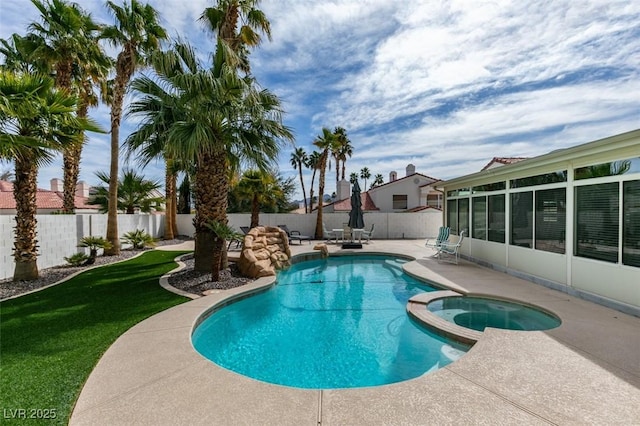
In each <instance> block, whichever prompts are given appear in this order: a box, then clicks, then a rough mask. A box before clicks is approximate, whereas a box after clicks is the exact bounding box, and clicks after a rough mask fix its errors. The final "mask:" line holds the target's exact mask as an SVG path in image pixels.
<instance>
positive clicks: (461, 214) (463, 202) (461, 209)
mask: <svg viewBox="0 0 640 426" xmlns="http://www.w3.org/2000/svg"><path fill="white" fill-rule="evenodd" d="M465 229H466V230H467V233H466V234H465V235H466V236H467V237H468V236H469V199H468V198H461V199H459V200H458V229H457V230H456V234H458V233H459V232H458V231H460V232H462V231H463V230H465Z"/></svg>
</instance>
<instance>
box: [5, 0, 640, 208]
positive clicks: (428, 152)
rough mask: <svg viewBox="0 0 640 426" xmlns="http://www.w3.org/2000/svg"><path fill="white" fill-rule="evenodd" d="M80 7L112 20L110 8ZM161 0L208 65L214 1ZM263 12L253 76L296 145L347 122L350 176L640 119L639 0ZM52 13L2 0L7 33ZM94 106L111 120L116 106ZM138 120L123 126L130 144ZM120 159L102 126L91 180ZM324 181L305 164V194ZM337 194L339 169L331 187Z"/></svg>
mask: <svg viewBox="0 0 640 426" xmlns="http://www.w3.org/2000/svg"><path fill="white" fill-rule="evenodd" d="M77 3H78V4H80V5H81V7H82V8H83V9H85V10H86V11H88V12H90V13H91V14H92V16H93V17H94V19H95V20H97V21H99V22H103V23H111V22H112V19H111V17H110V15H109V14H108V12H107V9H106V8H105V6H104V2H102V1H93V0H89V1H78V2H77ZM116 3H119V2H118V1H117V0H116ZM149 3H150V4H151V5H152V6H154V7H155V8H156V9H157V10H158V12H159V14H160V17H161V22H162V24H163V25H164V26H165V28H166V29H167V31H168V33H169V35H171V36H172V37H178V36H179V37H181V38H183V39H186V40H188V41H189V42H190V43H191V44H192V45H194V46H195V48H196V49H197V51H198V52H199V54H200V55H201V57H202V58H203V59H204V60H208V58H209V55H210V52H211V51H212V50H213V41H212V40H213V36H212V34H211V33H209V32H207V31H206V30H205V29H204V27H203V26H202V25H201V24H200V23H198V22H197V18H198V17H199V16H200V15H201V13H202V11H203V10H204V8H205V7H208V6H212V5H213V0H190V1H181V0H150V1H149ZM120 4H121V3H120ZM259 8H260V9H261V10H262V11H263V12H265V14H266V16H267V18H268V19H269V21H270V22H271V34H272V41H271V42H269V41H268V40H267V39H266V38H265V40H264V42H263V43H262V44H261V45H260V46H259V47H258V48H257V49H255V50H254V51H253V52H252V54H251V56H250V60H251V67H252V71H253V73H254V75H255V76H256V77H257V79H258V81H259V82H260V84H261V85H262V86H263V87H264V88H267V89H269V90H271V91H272V92H274V93H275V94H277V95H278V96H279V97H280V99H281V100H282V103H283V106H284V109H285V111H286V114H285V116H284V122H285V124H286V125H288V126H289V127H290V128H291V129H292V130H293V132H294V135H295V146H296V147H303V148H304V149H305V150H306V152H307V153H311V152H312V151H313V150H314V146H313V144H312V142H313V140H314V138H315V137H316V136H317V135H319V134H321V132H322V127H328V128H330V129H333V128H335V127H336V126H341V127H344V128H345V129H346V130H347V135H348V137H349V139H350V140H351V143H352V145H353V147H354V152H353V156H352V157H351V158H350V159H349V160H348V161H347V163H346V167H347V175H349V174H350V173H352V172H358V173H359V171H360V170H361V169H362V168H363V167H367V168H369V170H370V171H371V174H372V175H375V174H378V173H380V174H382V175H383V177H384V180H385V182H387V181H388V179H389V173H390V172H391V171H397V172H398V177H403V176H404V175H405V168H406V166H407V165H408V164H409V163H411V164H414V165H415V167H416V171H417V172H419V173H422V174H425V175H428V176H431V177H434V178H437V179H444V180H446V179H450V178H454V177H458V176H463V175H466V174H469V173H474V172H477V171H479V170H480V169H482V167H483V166H484V165H485V164H487V163H488V162H489V161H490V160H491V159H492V158H493V157H533V156H537V155H541V154H545V153H548V152H551V151H554V150H556V149H561V148H567V147H571V146H576V145H580V144H583V143H586V142H591V141H594V140H597V139H601V138H604V137H608V136H612V135H616V134H619V133H623V132H627V131H631V130H635V129H638V128H640V2H632V1H629V0H622V1H616V0H605V1H597V0H584V1H580V2H576V1H575V0H553V1H535V2H534V1H521V0H514V1H500V0H496V1H479V0H442V1H435V0H429V1H426V0H424V1H423V0H411V1H409V0H332V1H324V0H264V1H262V2H261V3H260V5H259ZM38 19H39V16H38V13H37V11H36V9H35V7H34V6H33V5H32V4H31V2H30V1H28V0H13V1H11V2H9V1H4V0H3V1H2V3H1V4H0V37H1V38H5V39H6V38H8V37H9V36H10V35H11V34H12V33H15V32H17V33H19V34H25V33H26V28H27V25H28V24H29V23H30V22H33V21H37V20H38ZM112 53H113V54H114V55H115V52H112ZM128 99H129V100H130V99H131V98H130V97H129V98H128ZM90 114H91V116H92V117H93V118H95V119H96V120H97V121H98V122H99V123H101V124H102V126H103V128H105V129H109V127H110V126H109V110H108V108H107V107H105V106H101V107H99V108H97V109H94V110H92V111H91V113H90ZM135 126H136V123H135V121H134V120H132V119H125V120H124V123H123V126H122V128H121V132H120V134H121V138H122V139H124V138H126V136H127V135H128V134H130V133H131V132H132V131H134V130H135ZM293 149H294V145H285V146H284V147H283V149H282V151H281V154H280V157H279V159H278V165H279V170H280V172H281V174H282V175H283V176H284V177H289V176H295V177H296V183H297V184H298V191H297V193H296V195H295V198H298V199H301V198H302V195H301V194H302V193H301V190H300V188H299V180H298V179H297V176H298V173H297V171H296V170H294V169H293V168H292V166H291V164H290V156H291V153H292V152H293ZM123 161H124V160H123ZM123 165H124V164H123ZM132 165H133V166H135V163H132ZM9 167H10V165H9V164H6V163H4V164H0V171H2V170H7V169H8V168H9ZM121 167H123V166H121ZM108 168H109V135H107V134H104V135H99V134H91V135H90V138H89V141H88V143H87V145H86V147H85V150H84V153H83V160H82V163H81V171H80V179H81V180H84V181H86V182H88V183H89V184H92V185H93V184H97V183H98V179H97V178H96V176H95V172H96V171H99V170H102V171H108ZM163 173H164V172H163V169H162V164H161V163H152V164H150V165H149V166H147V168H146V169H145V170H144V171H143V174H144V175H145V176H146V177H148V178H151V179H158V180H160V181H162V182H163ZM54 177H57V178H62V161H61V159H60V158H58V159H57V160H56V161H54V162H53V163H51V164H50V165H47V166H44V167H42V168H41V169H40V173H39V179H38V181H39V187H41V188H45V189H48V188H49V180H50V179H51V178H54ZM310 180H311V172H310V171H308V170H307V171H305V186H306V188H307V194H308V188H309V184H310ZM370 182H371V180H369V183H370ZM361 184H362V182H361ZM316 188H317V178H316ZM333 191H335V171H333V169H332V171H329V172H327V185H326V191H325V192H326V193H328V194H331V193H332V192H333ZM316 192H317V189H316Z"/></svg>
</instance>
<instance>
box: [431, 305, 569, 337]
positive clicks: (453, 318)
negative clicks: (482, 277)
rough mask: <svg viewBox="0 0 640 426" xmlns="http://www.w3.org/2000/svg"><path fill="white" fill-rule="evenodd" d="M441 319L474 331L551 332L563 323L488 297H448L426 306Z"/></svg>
mask: <svg viewBox="0 0 640 426" xmlns="http://www.w3.org/2000/svg"><path fill="white" fill-rule="evenodd" d="M427 309H428V310H429V311H430V312H433V313H434V314H436V315H438V316H439V317H441V318H443V319H445V320H447V321H449V322H452V323H454V324H457V325H460V326H462V327H466V328H471V329H473V330H478V331H483V330H484V329H485V328H486V327H493V328H503V329H507V330H527V331H532V330H548V329H550V328H556V327H558V326H559V325H560V319H559V318H557V317H555V316H553V315H550V314H548V313H546V312H544V311H542V310H540V309H536V308H534V307H531V306H526V305H522V304H519V303H515V302H508V301H505V300H499V299H490V298H485V297H470V296H469V297H468V296H462V297H458V296H456V297H445V298H442V299H437V300H434V301H433V302H430V303H429V304H428V305H427Z"/></svg>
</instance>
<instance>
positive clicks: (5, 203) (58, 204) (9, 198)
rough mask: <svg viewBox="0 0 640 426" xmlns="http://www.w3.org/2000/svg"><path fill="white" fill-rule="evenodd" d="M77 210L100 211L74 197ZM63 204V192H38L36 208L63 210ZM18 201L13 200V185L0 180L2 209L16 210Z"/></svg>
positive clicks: (83, 199)
mask: <svg viewBox="0 0 640 426" xmlns="http://www.w3.org/2000/svg"><path fill="white" fill-rule="evenodd" d="M74 199H75V200H74V203H75V205H76V209H83V210H96V211H97V210H98V209H99V207H98V206H92V205H89V204H87V201H88V199H87V198H85V197H78V196H77V195H76V196H75V197H74ZM62 202H63V195H62V192H58V191H48V190H46V189H40V188H38V192H36V206H37V207H38V208H39V209H51V210H56V209H58V210H61V209H62ZM15 208H16V200H15V199H14V198H13V183H11V182H7V181H3V180H0V209H15Z"/></svg>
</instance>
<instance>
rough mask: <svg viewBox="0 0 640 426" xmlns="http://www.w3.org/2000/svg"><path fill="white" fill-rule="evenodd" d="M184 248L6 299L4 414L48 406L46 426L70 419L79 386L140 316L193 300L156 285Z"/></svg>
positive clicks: (1, 381) (2, 309)
mask: <svg viewBox="0 0 640 426" xmlns="http://www.w3.org/2000/svg"><path fill="white" fill-rule="evenodd" d="M179 254H181V253H178V252H166V251H150V252H147V253H144V254H143V255H142V256H139V257H137V258H134V259H131V260H128V261H126V262H122V263H118V264H112V265H108V266H103V267H100V268H96V269H92V270H90V271H87V272H84V273H82V274H80V275H78V276H76V277H74V278H72V279H71V280H69V281H67V282H66V283H64V284H60V285H57V286H54V287H50V288H48V289H46V290H43V291H40V292H37V293H33V294H29V295H26V296H23V297H20V298H17V299H12V300H8V301H5V302H2V303H1V304H0V395H2V396H1V402H0V405H1V406H0V408H1V409H2V411H3V413H2V419H3V420H4V421H6V420H7V419H10V418H15V417H16V416H19V417H22V416H23V414H22V412H21V411H15V410H25V412H24V415H25V416H26V417H29V416H31V415H34V416H36V417H37V416H43V415H44V414H46V413H47V411H40V412H38V411H36V410H50V411H48V413H50V414H51V413H53V414H54V415H55V420H54V421H53V422H48V423H49V424H50V423H54V424H67V423H68V421H69V416H70V415H71V410H72V409H73V405H74V404H75V401H76V400H77V398H78V395H79V394H80V390H81V389H82V386H83V385H84V383H85V381H86V380H87V378H88V377H89V373H91V370H92V369H93V367H94V366H95V365H96V363H97V362H98V360H99V359H100V357H101V356H102V354H104V352H105V351H106V350H107V348H109V346H110V345H111V344H112V343H113V342H114V341H115V340H116V339H117V338H118V337H119V336H120V335H121V334H122V333H124V332H125V331H126V330H128V329H129V328H131V327H132V326H133V325H135V324H137V323H138V322H140V321H142V320H144V319H145V318H148V317H150V316H152V315H154V314H156V313H157V312H160V311H163V310H165V309H167V308H169V307H171V306H175V305H178V304H180V303H183V302H185V301H187V300H189V299H186V298H184V297H181V296H177V295H175V294H173V293H170V292H168V291H166V290H164V289H162V287H160V285H159V284H158V279H159V277H160V276H161V275H163V274H164V273H166V272H168V271H170V270H171V269H173V268H174V267H175V266H176V264H175V262H173V259H174V258H175V257H176V256H177V255H179ZM11 410H14V411H11ZM50 417H51V416H50ZM16 421H19V423H20V424H29V423H32V424H36V423H41V422H42V420H36V419H24V418H20V419H16Z"/></svg>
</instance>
